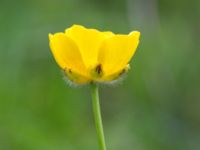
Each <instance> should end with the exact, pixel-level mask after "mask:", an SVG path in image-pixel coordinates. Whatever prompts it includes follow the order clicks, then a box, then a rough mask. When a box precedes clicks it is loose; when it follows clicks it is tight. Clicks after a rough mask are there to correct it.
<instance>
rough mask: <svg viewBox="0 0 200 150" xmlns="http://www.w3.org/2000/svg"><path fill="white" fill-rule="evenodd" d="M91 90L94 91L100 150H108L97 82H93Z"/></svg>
mask: <svg viewBox="0 0 200 150" xmlns="http://www.w3.org/2000/svg"><path fill="white" fill-rule="evenodd" d="M91 92H92V102H93V112H94V118H95V124H96V130H97V135H98V141H99V150H106V144H105V138H104V132H103V124H102V119H101V109H100V103H99V91H98V86H97V85H96V84H95V83H91Z"/></svg>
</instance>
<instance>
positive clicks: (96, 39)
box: [49, 25, 140, 84]
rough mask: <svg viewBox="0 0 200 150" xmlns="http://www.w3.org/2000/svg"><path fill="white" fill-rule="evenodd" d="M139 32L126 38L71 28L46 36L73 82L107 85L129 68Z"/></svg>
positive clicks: (60, 63) (131, 33)
mask: <svg viewBox="0 0 200 150" xmlns="http://www.w3.org/2000/svg"><path fill="white" fill-rule="evenodd" d="M139 37H140V32H138V31H133V32H130V33H129V34H128V35H124V34H114V33H112V32H100V31H98V30H96V29H87V28H85V27H83V26H80V25H73V26H72V27H70V28H68V29H66V30H65V33H61V32H60V33H55V34H49V40H50V48H51V51H52V53H53V55H54V57H55V60H56V62H57V63H58V65H59V66H60V67H61V69H62V70H64V72H65V74H66V76H67V77H68V78H69V80H71V81H72V82H74V83H77V84H86V83H90V82H109V81H113V80H116V79H118V78H119V77H120V76H121V75H122V74H123V73H125V72H127V70H128V69H129V64H128V63H129V61H130V60H131V58H132V57H133V55H134V53H135V51H136V48H137V46H138V44H139Z"/></svg>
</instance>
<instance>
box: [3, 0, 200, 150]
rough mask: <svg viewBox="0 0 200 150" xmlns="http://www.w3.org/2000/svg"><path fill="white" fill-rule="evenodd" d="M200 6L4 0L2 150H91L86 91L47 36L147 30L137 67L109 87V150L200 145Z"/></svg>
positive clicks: (128, 0) (134, 0) (104, 93)
mask: <svg viewBox="0 0 200 150" xmlns="http://www.w3.org/2000/svg"><path fill="white" fill-rule="evenodd" d="M199 18H200V1H199V0H190V1H180V0H173V1H172V0H162V1H158V0H157V1H156V0H49V1H47V0H34V1H33V0H18V1H14V0H13V1H9V0H0V21H1V24H0V33H1V36H0V68H1V72H0V149H1V150H83V149H85V150H94V149H97V140H96V133H95V127H94V121H93V115H92V110H91V99H90V91H89V88H88V87H87V86H86V87H80V88H71V87H69V86H68V85H66V84H65V82H64V81H63V80H62V74H61V71H60V70H59V68H58V66H57V65H56V63H55V61H54V59H53V57H52V55H51V53H50V50H49V42H48V33H50V32H51V33H54V32H59V31H64V29H65V28H67V27H69V26H71V25H72V24H82V25H85V26H86V27H91V28H97V29H100V30H112V31H114V32H116V33H128V32H129V31H131V30H139V31H141V32H142V37H141V43H140V47H139V49H138V51H137V53H136V55H135V57H134V59H133V61H132V62H131V66H132V69H131V70H130V72H129V73H128V75H127V77H126V79H125V80H124V81H123V82H122V83H121V84H119V85H115V86H102V88H101V102H102V113H103V120H104V128H105V133H106V142H107V145H108V149H109V150H121V149H127V150H199V149H200V79H199V77H200V67H199V66H200V59H199V56H200V51H199V49H200V45H199V34H200V22H199Z"/></svg>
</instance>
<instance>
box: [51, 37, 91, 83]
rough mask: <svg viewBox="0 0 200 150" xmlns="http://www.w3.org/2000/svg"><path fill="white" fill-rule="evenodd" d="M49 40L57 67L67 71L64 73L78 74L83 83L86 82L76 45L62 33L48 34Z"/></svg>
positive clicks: (86, 76)
mask: <svg viewBox="0 0 200 150" xmlns="http://www.w3.org/2000/svg"><path fill="white" fill-rule="evenodd" d="M49 39H50V47H51V51H52V53H53V55H54V57H55V60H56V61H57V63H58V65H59V66H60V67H61V68H62V69H63V70H65V71H67V72H66V73H68V72H72V73H73V74H79V75H80V78H81V76H82V77H84V78H85V79H84V80H85V82H87V80H86V79H88V78H89V77H88V74H87V71H86V68H85V66H84V63H83V61H82V57H81V55H80V52H79V49H78V47H77V45H76V43H75V42H74V41H73V40H72V39H71V38H70V37H67V36H66V35H65V34H64V33H56V34H55V35H51V34H50V35H49ZM71 78H72V77H71ZM80 80H82V79H80ZM81 82H83V81H81Z"/></svg>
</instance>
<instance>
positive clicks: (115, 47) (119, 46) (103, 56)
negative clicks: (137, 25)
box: [98, 31, 140, 78]
mask: <svg viewBox="0 0 200 150" xmlns="http://www.w3.org/2000/svg"><path fill="white" fill-rule="evenodd" d="M139 36H140V32H137V31H134V32H131V33H130V34H129V35H114V36H111V37H110V38H108V39H106V40H105V41H104V42H103V43H102V45H101V47H100V50H99V57H98V63H99V64H101V65H102V70H103V72H104V78H106V76H111V75H112V74H116V73H117V72H120V71H122V70H123V69H124V68H125V67H126V65H127V64H128V63H129V61H130V59H131V58H132V56H133V55H134V53H135V51H136V48H137V46H138V43H139Z"/></svg>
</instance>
